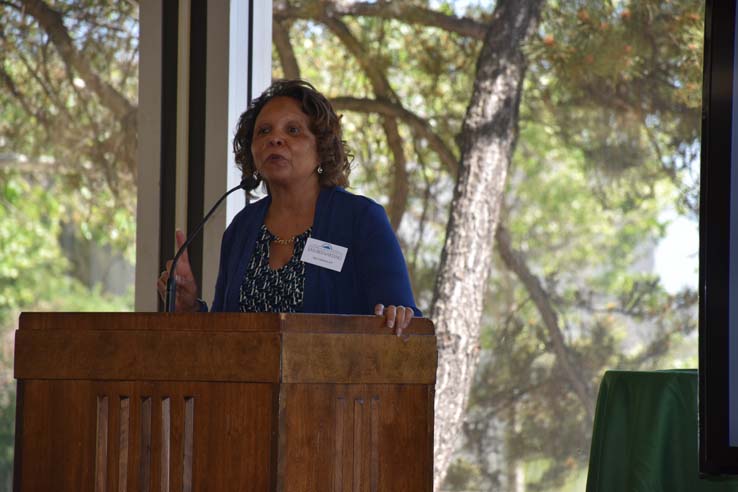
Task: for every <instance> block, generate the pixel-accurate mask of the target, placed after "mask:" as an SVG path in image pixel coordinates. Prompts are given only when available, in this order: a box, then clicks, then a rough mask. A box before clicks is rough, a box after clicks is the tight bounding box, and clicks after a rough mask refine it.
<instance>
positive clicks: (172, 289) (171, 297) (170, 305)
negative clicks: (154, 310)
mask: <svg viewBox="0 0 738 492" xmlns="http://www.w3.org/2000/svg"><path fill="white" fill-rule="evenodd" d="M246 185H247V179H246V178H244V179H242V180H241V182H240V183H239V184H238V186H234V187H233V188H231V189H230V190H228V191H226V192H225V194H224V195H223V196H221V197H220V198H219V199H218V201H217V202H215V205H213V207H212V208H211V209H210V211H209V212H208V213H207V215H205V217H204V218H203V219H202V221H201V222H200V225H198V226H197V229H195V232H193V233H192V234H191V235H190V236H189V237H188V238H187V240H186V241H185V243H184V244H183V245H182V247H180V248H179V249H178V250H177V254H176V255H174V259H173V260H172V267H171V268H170V269H169V279H168V280H167V295H166V312H168V313H173V312H174V310H175V307H176V305H175V303H176V298H177V278H176V277H177V276H176V275H175V272H176V271H177V262H178V261H179V257H180V256H182V253H184V252H185V251H186V250H187V247H188V246H189V245H190V243H191V242H192V241H193V239H195V238H196V237H197V236H198V234H200V231H201V230H202V228H203V226H204V225H205V223H206V222H207V221H208V219H210V216H211V215H213V213H214V212H215V211H216V210H217V209H218V207H219V206H220V204H221V203H222V202H223V200H225V199H226V197H227V196H228V195H230V194H231V193H233V192H234V191H236V190H240V189H246Z"/></svg>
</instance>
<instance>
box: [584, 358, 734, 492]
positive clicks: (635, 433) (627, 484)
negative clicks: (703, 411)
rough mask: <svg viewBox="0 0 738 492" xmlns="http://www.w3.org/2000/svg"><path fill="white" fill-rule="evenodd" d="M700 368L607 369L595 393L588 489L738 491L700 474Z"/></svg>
mask: <svg viewBox="0 0 738 492" xmlns="http://www.w3.org/2000/svg"><path fill="white" fill-rule="evenodd" d="M697 439H698V438H697V371H696V370H681V371H679V370H675V371H655V372H630V371H608V372H607V373H605V377H604V378H603V379H602V384H601V385H600V393H599V396H598V397H597V411H596V413H595V420H594V429H593V432H592V449H591V451H590V457H589V473H588V475H587V492H605V491H608V492H609V491H612V492H646V491H649V492H651V491H669V492H680V491H683V492H700V491H706V492H712V491H737V492H738V480H730V481H711V480H705V479H700V478H699V475H698V471H697V470H698V456H697Z"/></svg>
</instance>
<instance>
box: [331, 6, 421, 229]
mask: <svg viewBox="0 0 738 492" xmlns="http://www.w3.org/2000/svg"><path fill="white" fill-rule="evenodd" d="M320 21H321V22H322V23H323V24H324V25H325V26H326V27H328V29H330V30H331V32H332V33H333V34H334V35H335V36H336V37H338V39H339V40H340V41H341V42H342V43H343V44H344V46H345V47H346V49H348V51H349V52H350V53H351V54H352V55H354V58H356V61H357V62H358V63H359V65H361V67H362V69H363V70H364V73H366V75H367V77H369V81H370V82H371V84H372V89H373V90H374V94H375V96H376V97H377V99H382V100H388V101H392V102H394V103H395V104H397V105H399V106H402V103H400V100H399V98H398V97H397V94H395V91H394V90H393V89H392V86H391V85H390V83H389V80H387V76H386V74H385V73H384V71H383V70H382V69H381V68H380V67H381V64H379V63H376V60H373V58H372V57H371V56H367V53H366V51H365V50H364V46H363V45H362V44H361V43H360V42H359V40H358V39H356V37H355V36H354V35H353V34H352V33H351V31H350V30H349V28H348V26H347V25H346V24H344V23H343V22H341V21H340V20H339V19H337V18H335V17H330V16H323V17H321V18H320ZM382 128H383V129H384V134H385V136H386V137H387V145H388V146H389V148H390V151H391V152H392V157H393V159H394V166H393V167H394V173H393V174H394V179H393V181H392V186H391V190H392V191H391V193H390V202H389V216H390V221H391V223H392V227H393V228H394V229H395V230H397V229H398V228H399V227H400V223H401V222H402V216H403V215H404V214H405V209H406V208H407V196H408V184H407V159H406V158H405V151H404V149H403V148H402V138H401V137H400V132H399V129H398V128H397V121H396V120H395V117H394V116H388V115H383V118H382Z"/></svg>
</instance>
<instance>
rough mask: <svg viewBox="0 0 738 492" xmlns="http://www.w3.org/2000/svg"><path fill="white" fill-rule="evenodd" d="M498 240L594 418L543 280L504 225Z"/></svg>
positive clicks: (585, 387) (590, 400) (584, 383)
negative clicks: (515, 246) (539, 277)
mask: <svg viewBox="0 0 738 492" xmlns="http://www.w3.org/2000/svg"><path fill="white" fill-rule="evenodd" d="M495 240H496V245H497V251H498V252H499V253H500V256H501V257H502V261H503V262H504V263H505V266H507V268H509V269H510V270H511V271H513V272H514V273H515V275H516V276H517V277H518V279H520V281H521V282H522V283H523V286H524V287H525V289H526V290H527V291H528V294H529V295H530V297H531V299H532V300H533V303H534V304H535V305H536V308H537V309H538V312H539V314H540V315H541V319H542V320H543V324H544V326H545V327H546V330H547V331H548V336H549V339H550V341H551V345H552V346H553V350H554V353H555V354H556V360H557V361H558V362H559V364H561V367H562V368H563V370H564V374H565V376H566V378H567V379H568V380H569V384H570V385H571V387H572V389H573V390H574V393H575V394H576V395H577V397H578V398H579V401H581V402H582V405H584V408H585V410H586V411H587V415H588V416H589V418H590V419H592V418H594V400H593V398H592V395H591V391H590V385H589V383H588V382H587V380H586V379H584V378H583V377H582V375H581V373H580V372H579V370H578V369H577V368H576V367H574V365H573V364H572V362H571V360H570V359H569V348H568V347H567V346H566V342H565V341H564V335H563V334H562V333H561V329H560V328H559V320H558V315H557V314H556V310H555V309H554V307H553V306H552V305H551V302H550V300H549V298H548V294H547V293H546V291H545V290H544V288H543V286H542V285H541V281H540V280H539V279H538V277H536V276H535V275H534V274H533V272H531V271H530V268H528V265H527V263H526V262H525V257H524V256H523V254H522V253H521V252H519V251H515V250H514V249H513V247H512V244H511V241H510V234H509V233H508V231H507V229H506V228H505V226H504V225H503V224H499V225H498V226H497V232H496V233H495Z"/></svg>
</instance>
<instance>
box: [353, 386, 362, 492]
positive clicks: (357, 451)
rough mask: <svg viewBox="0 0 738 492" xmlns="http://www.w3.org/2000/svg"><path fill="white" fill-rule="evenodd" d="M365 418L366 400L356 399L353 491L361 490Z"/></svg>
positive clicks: (359, 491) (358, 491)
mask: <svg viewBox="0 0 738 492" xmlns="http://www.w3.org/2000/svg"><path fill="white" fill-rule="evenodd" d="M363 420H364V400H362V399H359V398H357V399H356V400H354V453H353V456H354V466H353V468H354V471H353V475H354V476H353V479H354V480H353V483H354V487H353V492H361V461H362V459H361V458H362V452H361V451H362V449H361V444H362V433H363V432H362V424H363Z"/></svg>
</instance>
